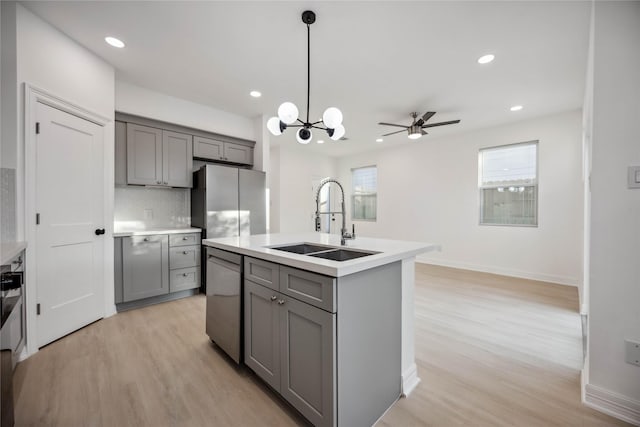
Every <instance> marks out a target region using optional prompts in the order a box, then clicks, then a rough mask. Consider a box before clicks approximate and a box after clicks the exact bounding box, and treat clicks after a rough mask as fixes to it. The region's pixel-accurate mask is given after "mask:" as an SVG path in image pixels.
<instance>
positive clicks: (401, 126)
mask: <svg viewBox="0 0 640 427" xmlns="http://www.w3.org/2000/svg"><path fill="white" fill-rule="evenodd" d="M378 124H379V125H383V126H396V127H399V128H405V129H406V128H408V127H409V126H405V125H396V124H393V123H383V122H380V123H378Z"/></svg>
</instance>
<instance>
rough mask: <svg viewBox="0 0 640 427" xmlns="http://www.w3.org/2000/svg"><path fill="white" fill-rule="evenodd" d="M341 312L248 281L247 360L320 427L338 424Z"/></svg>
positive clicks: (249, 364)
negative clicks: (338, 324)
mask: <svg viewBox="0 0 640 427" xmlns="http://www.w3.org/2000/svg"><path fill="white" fill-rule="evenodd" d="M335 336H336V315H335V314H334V313H330V312H327V311H324V310H321V309H319V308H317V307H314V306H312V305H310V304H307V303H304V302H301V301H298V300H296V299H295V298H291V297H289V296H287V295H284V294H281V293H279V292H276V291H274V290H272V289H269V288H266V287H264V286H262V285H259V284H257V283H253V282H251V281H249V280H245V363H246V364H247V365H248V366H249V367H250V368H252V369H253V370H254V372H255V373H256V374H257V375H258V376H259V377H261V378H262V379H263V380H264V381H266V382H267V384H269V385H270V386H271V387H273V388H274V389H275V390H277V391H278V392H279V393H280V394H281V395H282V396H283V397H284V398H285V399H286V400H287V401H288V402H289V403H290V404H291V405H293V406H294V407H295V408H296V409H297V410H299V411H300V412H301V413H302V414H303V415H304V416H305V417H306V418H307V419H308V420H309V421H311V422H312V423H313V424H314V425H315V426H331V425H335V424H336V418H337V413H336V410H335V408H336V393H335V387H336V363H335V360H336V359H335V357H336V353H335V349H336V346H335Z"/></svg>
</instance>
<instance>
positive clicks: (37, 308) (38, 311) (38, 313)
mask: <svg viewBox="0 0 640 427" xmlns="http://www.w3.org/2000/svg"><path fill="white" fill-rule="evenodd" d="M36 314H37V315H38V316H40V303H38V304H36Z"/></svg>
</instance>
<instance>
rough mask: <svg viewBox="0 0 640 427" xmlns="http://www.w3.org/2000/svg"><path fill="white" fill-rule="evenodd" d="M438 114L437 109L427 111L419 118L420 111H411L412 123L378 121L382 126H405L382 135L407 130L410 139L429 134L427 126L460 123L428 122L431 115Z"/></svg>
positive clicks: (452, 121)
mask: <svg viewBox="0 0 640 427" xmlns="http://www.w3.org/2000/svg"><path fill="white" fill-rule="evenodd" d="M434 114H436V113H435V111H427V112H426V113H424V114H423V115H422V117H420V118H419V119H418V113H416V112H413V113H411V117H412V118H413V122H412V123H411V124H410V125H398V124H395V123H384V122H380V123H378V124H379V125H382V126H395V127H399V128H404V129H402V130H398V131H395V132H390V133H385V134H384V135H382V136H389V135H395V134H396V133H400V132H404V131H406V132H407V136H408V137H409V139H414V140H415V139H419V138H420V137H422V135H427V132H425V130H424V129H425V128H432V127H435V126H444V125H453V124H456V123H460V120H450V121H448V122H439V123H429V124H426V122H427V120H429V119H430V118H431V117H433V115H434Z"/></svg>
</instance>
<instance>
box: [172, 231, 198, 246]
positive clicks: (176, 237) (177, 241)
mask: <svg viewBox="0 0 640 427" xmlns="http://www.w3.org/2000/svg"><path fill="white" fill-rule="evenodd" d="M200 243H201V240H200V233H190V234H169V246H191V245H200Z"/></svg>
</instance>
